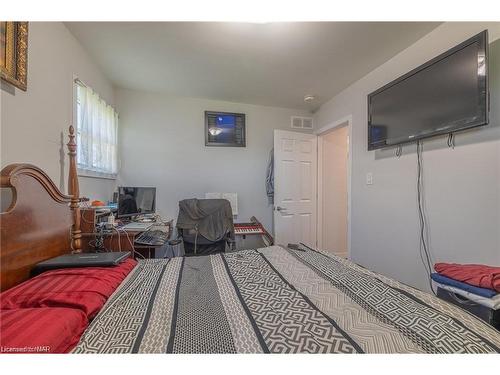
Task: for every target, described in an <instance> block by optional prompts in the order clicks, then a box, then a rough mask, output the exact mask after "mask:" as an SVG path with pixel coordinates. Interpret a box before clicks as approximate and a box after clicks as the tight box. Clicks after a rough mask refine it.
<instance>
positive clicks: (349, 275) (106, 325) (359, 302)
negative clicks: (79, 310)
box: [73, 246, 500, 353]
mask: <svg viewBox="0 0 500 375" xmlns="http://www.w3.org/2000/svg"><path fill="white" fill-rule="evenodd" d="M73 352H74V353H498V352H500V333H499V332H498V331H496V330H495V329H494V328H493V327H491V326H489V325H487V324H485V323H483V322H482V321H480V320H478V319H477V318H475V317H474V316H472V315H470V314H469V313H467V312H466V311H464V310H462V309H460V308H457V307H455V306H453V305H450V304H448V303H447V302H444V301H442V300H440V299H438V298H436V297H434V296H432V295H430V294H428V293H424V292H421V291H418V290H416V289H413V288H411V287H409V286H406V285H404V284H401V283H398V282H396V281H394V280H392V279H390V278H387V277H384V276H382V275H379V274H376V273H374V272H371V271H369V270H366V269H364V268H362V267H360V266H357V265H355V264H354V263H352V262H350V261H348V260H345V259H342V258H338V257H335V256H332V255H325V254H323V253H320V252H317V251H313V250H309V249H307V250H305V251H299V250H290V249H284V248H282V247H279V246H272V247H267V248H263V249H257V250H244V251H239V252H234V253H226V254H216V255H210V256H199V257H187V258H172V259H169V260H168V259H153V260H144V261H140V262H139V263H138V265H137V266H136V267H135V269H134V270H133V271H132V272H131V273H130V274H129V276H128V277H127V278H126V279H125V280H124V281H123V283H122V284H121V285H120V287H119V288H118V289H117V290H116V292H115V293H114V294H113V295H112V296H111V297H110V299H109V300H108V302H107V303H106V305H105V306H104V308H103V309H102V310H101V312H100V313H99V314H98V316H97V317H96V318H95V319H94V321H93V322H92V323H91V325H90V326H89V327H88V329H87V330H86V331H85V333H84V335H83V336H82V338H81V340H80V343H79V344H78V346H77V347H76V348H75V349H74V350H73Z"/></svg>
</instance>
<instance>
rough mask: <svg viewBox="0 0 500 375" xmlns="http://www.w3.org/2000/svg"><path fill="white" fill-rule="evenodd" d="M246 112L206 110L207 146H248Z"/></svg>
mask: <svg viewBox="0 0 500 375" xmlns="http://www.w3.org/2000/svg"><path fill="white" fill-rule="evenodd" d="M245 125H246V124H245V114H244V113H229V112H211V111H205V146H219V147H220V146H225V147H246V130H245Z"/></svg>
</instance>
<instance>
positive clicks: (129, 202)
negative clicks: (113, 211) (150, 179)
mask: <svg viewBox="0 0 500 375" xmlns="http://www.w3.org/2000/svg"><path fill="white" fill-rule="evenodd" d="M155 209H156V188H154V187H132V186H120V187H118V217H130V216H137V215H145V214H152V213H154V212H155Z"/></svg>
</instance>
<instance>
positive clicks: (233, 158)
mask: <svg viewBox="0 0 500 375" xmlns="http://www.w3.org/2000/svg"><path fill="white" fill-rule="evenodd" d="M115 95H116V105H117V108H118V111H119V113H120V144H121V168H120V171H119V183H120V184H122V185H132V186H156V187H157V210H158V211H159V213H160V214H162V215H164V216H166V217H169V218H173V219H177V213H178V202H179V201H180V200H182V199H185V198H195V197H197V198H204V196H205V193H206V192H231V193H233V192H235V193H237V194H238V211H239V215H238V221H243V220H249V218H250V217H251V216H256V217H257V218H258V219H259V220H260V221H261V222H262V223H263V224H264V225H265V226H266V228H268V229H272V206H271V205H269V204H268V201H267V196H266V190H265V176H266V166H267V161H268V158H269V152H270V150H271V148H272V146H273V129H288V130H291V129H290V116H292V115H302V116H305V115H307V113H306V112H304V111H300V110H293V109H284V108H273V107H264V106H255V105H248V104H239V103H230V102H220V101H211V100H204V99H190V98H176V97H170V96H165V95H160V94H153V93H146V92H140V91H130V90H117V91H116V92H115ZM205 110H211V111H226V112H238V113H240V112H241V113H245V114H246V131H247V147H245V148H235V147H206V146H205V138H204V126H205V125H204V111H205Z"/></svg>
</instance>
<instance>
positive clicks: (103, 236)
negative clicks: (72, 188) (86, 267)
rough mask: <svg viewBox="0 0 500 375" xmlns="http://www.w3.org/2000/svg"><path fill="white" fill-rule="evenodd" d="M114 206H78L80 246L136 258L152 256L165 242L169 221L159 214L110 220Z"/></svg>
mask: <svg viewBox="0 0 500 375" xmlns="http://www.w3.org/2000/svg"><path fill="white" fill-rule="evenodd" d="M115 213H116V209H115V210H113V209H112V208H110V209H109V210H107V211H102V209H100V208H99V209H96V208H95V207H82V208H81V227H82V249H83V251H84V252H110V251H128V252H130V253H131V254H133V256H134V257H137V258H153V257H156V252H157V250H158V249H159V248H161V247H163V246H167V245H168V240H169V238H170V235H171V233H172V220H164V219H162V218H161V217H160V216H159V215H148V216H145V217H144V216H143V217H138V218H137V219H136V220H137V221H132V220H130V219H127V220H125V219H114V215H115Z"/></svg>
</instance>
